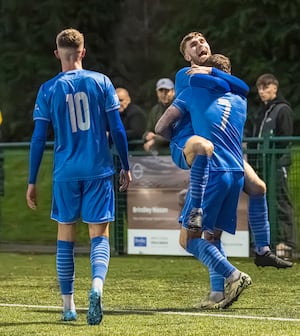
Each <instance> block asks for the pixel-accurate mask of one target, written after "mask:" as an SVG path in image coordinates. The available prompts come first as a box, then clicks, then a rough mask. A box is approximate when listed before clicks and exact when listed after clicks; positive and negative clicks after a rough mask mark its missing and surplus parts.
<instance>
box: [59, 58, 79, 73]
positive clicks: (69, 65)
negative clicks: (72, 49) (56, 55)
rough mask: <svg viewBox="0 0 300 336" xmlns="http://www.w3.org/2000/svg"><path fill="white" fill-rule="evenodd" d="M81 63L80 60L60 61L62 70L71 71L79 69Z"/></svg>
mask: <svg viewBox="0 0 300 336" xmlns="http://www.w3.org/2000/svg"><path fill="white" fill-rule="evenodd" d="M81 69H82V63H81V62H79V61H78V62H62V64H61V70H62V72H66V71H71V70H81Z"/></svg>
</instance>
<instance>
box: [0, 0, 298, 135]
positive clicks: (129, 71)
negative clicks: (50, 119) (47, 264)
mask: <svg viewBox="0 0 300 336" xmlns="http://www.w3.org/2000/svg"><path fill="white" fill-rule="evenodd" d="M0 6H1V8H0V11H1V13H0V14H1V15H0V40H1V53H0V106H1V109H2V113H3V117H4V123H3V140H4V141H28V140H29V139H30V135H31V132H32V126H33V124H32V108H33V104H34V100H35V96H36V93H37V90H38V87H39V85H40V84H41V83H42V82H43V81H45V80H47V79H49V78H50V77H52V76H54V75H55V74H56V73H57V72H58V71H60V68H59V63H58V61H57V60H56V59H55V58H54V56H53V50H54V48H55V43H54V42H55V36H56V34H57V33H58V32H59V31H60V30H62V29H64V28H67V27H74V28H77V29H79V30H80V31H82V32H83V33H84V34H85V36H86V47H87V57H86V59H85V61H84V66H85V67H86V68H90V69H93V70H97V71H100V72H103V73H105V74H107V75H108V76H109V77H110V78H111V79H112V81H113V83H114V85H115V86H125V87H127V88H128V89H129V91H130V93H131V95H132V97H133V100H134V101H135V102H136V103H138V104H140V105H142V106H143V107H144V108H145V110H147V109H149V108H150V106H151V105H152V104H154V103H155V100H156V97H155V90H154V88H155V82H156V81H157V79H158V78H160V77H165V76H167V77H171V78H174V75H175V73H176V71H177V69H178V68H180V67H182V66H184V65H186V63H185V62H184V60H183V58H182V56H181V55H180V53H179V50H178V46H179V43H180V40H181V38H182V37H183V36H184V35H185V34H186V33H188V32H190V31H193V30H197V31H201V32H203V33H204V34H205V35H206V36H207V39H208V41H209V42H210V44H211V46H212V50H213V51H214V52H218V53H223V54H225V55H227V56H229V57H230V58H231V61H232V64H233V73H234V74H235V75H237V76H239V77H241V78H242V79H244V80H245V81H246V82H247V83H248V85H249V86H250V87H251V92H250V95H249V116H250V118H251V114H252V113H253V111H254V110H255V104H256V103H257V95H256V91H255V81H256V78H257V77H258V76H259V75H260V74H262V73H264V72H272V73H274V74H275V75H276V76H277V77H278V79H279V81H280V86H281V90H282V93H283V94H284V96H285V97H286V98H287V99H288V100H289V101H290V102H291V104H292V107H293V109H294V111H295V115H296V118H297V119H300V99H299V92H300V63H299V55H300V24H299V17H298V14H299V10H300V1H299V0H295V1H288V0H283V1H277V0H264V1H262V0H248V1H245V0H239V1H237V0H225V1H224V0H201V1H199V0H188V1H182V0H172V1H170V0H114V1H111V0H101V1H99V0H86V1H84V2H83V1H70V0H64V1H57V0H40V1H30V2H24V1H18V0H10V1H1V3H0ZM297 125H298V124H297V123H296V127H295V128H296V133H298V134H299V132H297V130H298V129H299V127H298V126H297Z"/></svg>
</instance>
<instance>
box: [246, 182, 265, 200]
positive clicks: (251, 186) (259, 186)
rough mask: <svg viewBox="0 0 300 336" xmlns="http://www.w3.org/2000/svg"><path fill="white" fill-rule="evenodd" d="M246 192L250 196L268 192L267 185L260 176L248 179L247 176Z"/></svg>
mask: <svg viewBox="0 0 300 336" xmlns="http://www.w3.org/2000/svg"><path fill="white" fill-rule="evenodd" d="M244 192H245V193H246V194H248V195H249V196H258V195H263V194H265V193H266V192H267V186H266V184H265V182H264V181H263V180H261V179H260V178H257V179H255V180H248V179H246V178H245V183H244Z"/></svg>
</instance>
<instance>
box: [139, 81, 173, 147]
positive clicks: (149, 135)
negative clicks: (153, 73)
mask: <svg viewBox="0 0 300 336" xmlns="http://www.w3.org/2000/svg"><path fill="white" fill-rule="evenodd" d="M156 94H157V99H158V102H157V104H155V105H154V106H153V107H152V109H151V111H150V113H149V115H148V118H147V126H146V132H145V133H144V136H143V139H144V141H145V142H144V149H145V151H146V152H153V151H157V152H159V151H160V150H168V146H169V142H168V141H166V140H165V139H164V138H163V137H161V136H160V135H158V134H155V132H154V129H155V125H156V123H157V121H158V119H159V118H160V117H161V116H162V114H163V113H164V112H165V110H166V109H167V108H168V107H169V106H170V105H171V103H172V101H173V99H174V96H175V90H174V83H173V81H172V80H171V79H170V78H161V79H159V80H158V81H157V83H156Z"/></svg>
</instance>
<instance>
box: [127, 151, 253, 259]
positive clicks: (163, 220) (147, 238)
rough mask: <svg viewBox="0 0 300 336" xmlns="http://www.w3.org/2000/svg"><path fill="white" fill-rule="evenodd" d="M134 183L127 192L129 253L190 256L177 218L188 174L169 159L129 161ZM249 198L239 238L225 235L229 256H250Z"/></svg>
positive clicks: (243, 205) (241, 212) (241, 217)
mask: <svg viewBox="0 0 300 336" xmlns="http://www.w3.org/2000/svg"><path fill="white" fill-rule="evenodd" d="M130 164H131V167H132V178H133V181H132V183H131V185H130V188H129V190H128V191H127V214H128V254H152V255H189V254H188V253H187V252H186V251H185V250H184V249H182V248H181V247H180V245H179V243H178V240H179V230H180V225H179V223H178V216H179V214H180V211H181V207H182V205H183V202H184V195H185V191H186V189H187V188H188V184H189V171H185V170H182V169H179V168H177V167H176V166H175V165H174V163H173V162H172V159H171V157H170V156H136V157H131V158H130ZM247 217H248V216H247V197H246V196H245V195H242V196H241V200H240V204H239V209H238V226H237V232H236V235H234V236H233V235H229V234H226V233H224V234H223V239H222V240H223V244H224V249H225V251H226V253H227V255H228V256H243V257H247V256H249V233H248V218H247Z"/></svg>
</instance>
